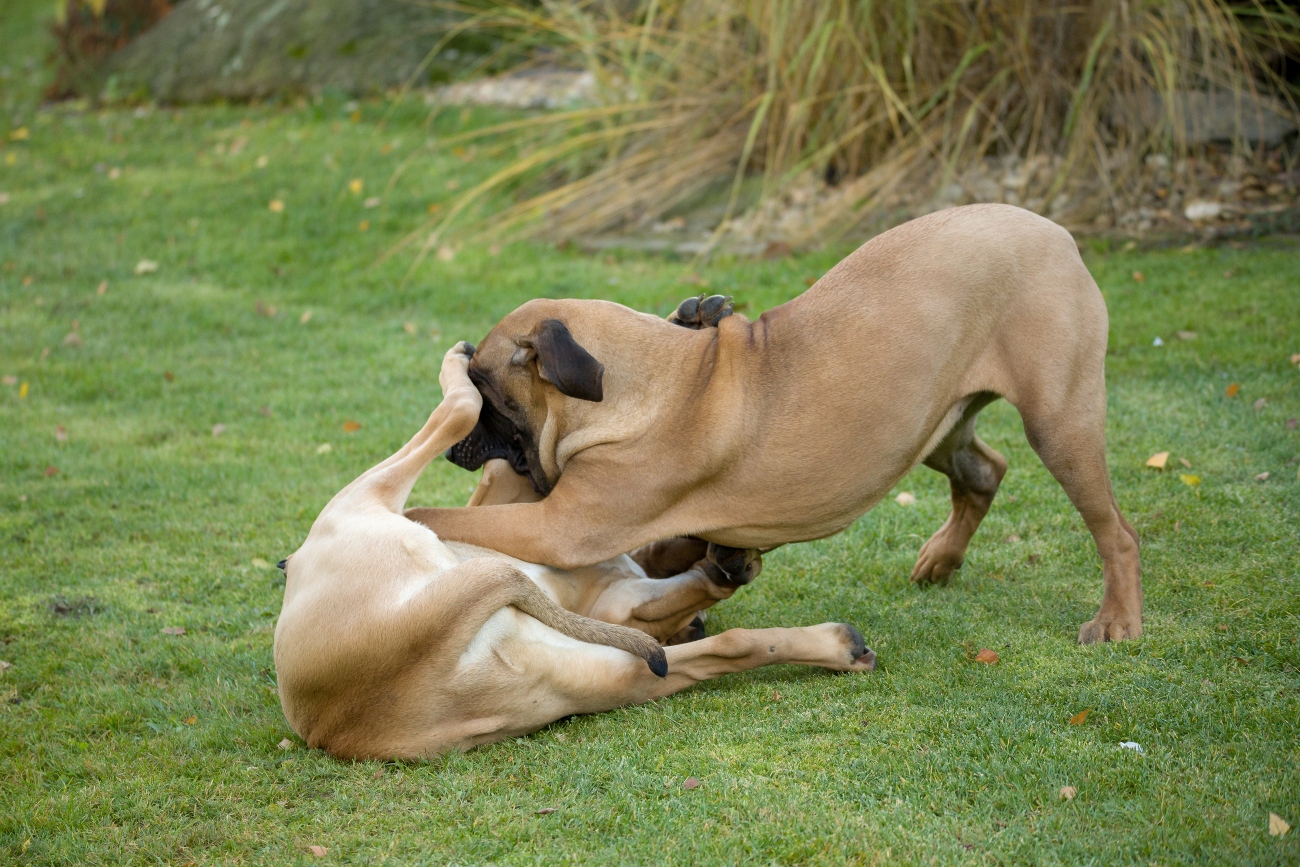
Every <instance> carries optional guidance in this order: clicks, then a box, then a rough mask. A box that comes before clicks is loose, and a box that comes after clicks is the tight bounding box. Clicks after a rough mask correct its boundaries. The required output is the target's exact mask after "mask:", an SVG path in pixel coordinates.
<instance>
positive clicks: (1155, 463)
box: [1147, 452, 1169, 470]
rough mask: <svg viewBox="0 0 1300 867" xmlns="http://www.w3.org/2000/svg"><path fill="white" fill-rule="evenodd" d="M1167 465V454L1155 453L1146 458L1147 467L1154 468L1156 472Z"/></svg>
mask: <svg viewBox="0 0 1300 867" xmlns="http://www.w3.org/2000/svg"><path fill="white" fill-rule="evenodd" d="M1167 463H1169V452H1156V453H1155V454H1154V455H1152V456H1151V457H1149V458H1147V466H1148V467H1155V468H1156V469H1157V470H1163V469H1164V468H1165V464H1167Z"/></svg>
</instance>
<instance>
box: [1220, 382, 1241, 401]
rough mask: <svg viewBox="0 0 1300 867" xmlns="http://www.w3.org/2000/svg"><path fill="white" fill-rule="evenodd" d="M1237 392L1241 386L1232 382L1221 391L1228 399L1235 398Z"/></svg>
mask: <svg viewBox="0 0 1300 867" xmlns="http://www.w3.org/2000/svg"><path fill="white" fill-rule="evenodd" d="M1239 391H1241V386H1240V385H1238V384H1237V383H1235V382H1234V383H1233V384H1232V385H1230V386H1228V387H1227V388H1225V389H1224V390H1223V393H1224V394H1226V395H1227V396H1228V397H1236V396H1237V392H1239Z"/></svg>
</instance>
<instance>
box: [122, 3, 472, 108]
mask: <svg viewBox="0 0 1300 867" xmlns="http://www.w3.org/2000/svg"><path fill="white" fill-rule="evenodd" d="M451 20H452V19H451V16H450V14H449V13H448V12H445V11H441V10H439V9H436V8H435V7H434V6H433V4H420V3H415V2H410V0H184V2H180V3H178V4H177V5H176V7H175V9H174V10H173V11H172V13H171V14H170V15H168V16H167V17H166V18H165V19H163V21H162V22H161V23H160V24H159V25H158V26H157V27H155V28H153V29H152V30H150V31H148V32H147V33H145V34H143V35H142V36H140V37H139V38H138V39H136V40H135V41H134V42H132V43H131V44H130V45H128V46H127V47H126V48H124V49H122V50H121V51H119V52H117V53H116V54H115V55H113V56H112V57H111V58H110V59H109V61H108V63H107V65H106V68H105V70H104V74H105V78H104V81H105V88H106V89H107V90H109V91H111V92H113V93H116V94H117V95H121V96H126V95H148V96H151V97H152V98H154V99H157V100H159V101H161V102H195V101H203V100H211V99H231V100H246V99H259V98H264V97H267V96H270V95H272V94H279V93H286V92H316V91H319V90H321V89H323V88H335V89H338V90H341V91H345V92H347V93H351V94H365V93H369V92H375V91H382V90H384V89H386V88H390V87H396V86H399V85H402V84H404V83H405V82H406V81H408V79H410V78H411V76H413V75H414V74H416V73H417V72H420V75H419V81H418V83H421V84H426V83H429V82H430V81H431V80H433V81H437V80H438V79H440V78H441V79H445V78H446V77H447V74H448V72H449V69H448V64H454V63H455V62H456V60H457V59H458V58H459V59H462V60H463V58H464V55H465V54H467V53H481V52H482V51H486V50H489V49H490V48H491V46H490V45H489V44H488V43H487V42H486V40H485V39H484V37H482V36H476V35H474V34H467V35H463V36H460V37H459V38H458V39H457V40H456V42H454V43H452V44H451V45H449V46H447V49H445V50H444V51H442V52H440V56H439V57H438V58H437V60H436V62H435V63H434V64H432V65H431V66H429V67H426V68H424V69H423V70H421V65H422V64H423V63H424V62H425V61H426V59H427V57H428V54H429V52H430V50H431V49H433V48H434V47H435V46H436V45H437V44H438V41H439V39H441V38H442V37H443V35H444V34H445V33H446V32H447V28H448V26H449V24H450V23H451ZM448 49H449V50H448Z"/></svg>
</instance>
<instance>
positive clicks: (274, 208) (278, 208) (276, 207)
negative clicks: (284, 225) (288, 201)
mask: <svg viewBox="0 0 1300 867" xmlns="http://www.w3.org/2000/svg"><path fill="white" fill-rule="evenodd" d="M266 206H267V208H269V209H270V210H271V213H272V214H281V213H284V202H283V201H282V200H281V199H272V200H271V201H270V202H268V203H267V205H266Z"/></svg>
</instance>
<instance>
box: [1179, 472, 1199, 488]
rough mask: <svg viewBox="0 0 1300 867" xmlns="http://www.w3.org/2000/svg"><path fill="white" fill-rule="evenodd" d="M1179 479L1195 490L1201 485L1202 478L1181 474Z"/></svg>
mask: <svg viewBox="0 0 1300 867" xmlns="http://www.w3.org/2000/svg"><path fill="white" fill-rule="evenodd" d="M1178 478H1180V479H1182V482H1183V484H1184V485H1187V486H1188V487H1191V488H1194V487H1196V486H1197V485H1199V484H1200V483H1201V477H1200V476H1193V475H1191V474H1190V473H1179V474H1178Z"/></svg>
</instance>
